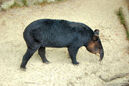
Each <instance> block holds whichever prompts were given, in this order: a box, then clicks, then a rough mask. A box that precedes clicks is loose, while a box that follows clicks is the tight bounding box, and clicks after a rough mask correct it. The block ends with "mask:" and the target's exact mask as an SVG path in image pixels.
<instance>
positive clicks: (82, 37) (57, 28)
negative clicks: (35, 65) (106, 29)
mask: <svg viewBox="0 0 129 86" xmlns="http://www.w3.org/2000/svg"><path fill="white" fill-rule="evenodd" d="M23 37H24V40H25V42H26V45H27V51H26V53H25V55H24V56H23V59H22V63H21V66H20V67H21V68H26V64H27V62H28V60H29V59H30V57H31V56H32V55H33V54H34V53H35V51H36V50H38V54H39V55H40V57H41V59H42V61H43V62H44V63H48V62H49V61H48V60H47V58H46V56H45V48H46V47H57V48H60V47H67V48H68V52H69V55H70V57H71V60H72V63H73V64H79V63H78V62H77V60H76V55H77V52H78V49H79V48H80V47H81V46H85V47H86V48H87V50H88V51H90V52H91V53H94V54H96V53H99V54H100V60H102V59H103V56H104V50H103V47H102V44H101V41H100V38H99V30H98V29H96V30H94V31H93V30H92V29H91V28H90V27H88V26H87V25H85V24H83V23H79V22H72V21H67V20H59V19H39V20H36V21H34V22H32V23H31V24H29V25H28V26H27V27H26V29H25V31H24V33H23Z"/></svg>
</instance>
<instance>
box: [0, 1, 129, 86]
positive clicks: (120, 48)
mask: <svg viewBox="0 0 129 86" xmlns="http://www.w3.org/2000/svg"><path fill="white" fill-rule="evenodd" d="M121 6H122V7H125V8H126V7H127V6H126V3H125V1H124V0H67V1H63V2H59V3H52V4H48V5H45V6H32V7H28V8H26V7H23V8H14V9H11V10H9V11H6V12H0V86H122V85H121V84H123V83H129V54H128V53H127V52H128V49H129V42H128V41H127V40H126V35H125V31H124V28H123V26H122V25H121V24H120V22H119V20H118V18H117V16H116V14H115V11H116V10H118V8H119V7H121ZM41 18H52V19H66V20H71V21H77V22H83V23H85V24H87V25H89V26H90V27H91V28H93V30H94V29H96V28H97V29H100V38H101V40H102V44H103V47H104V51H105V56H104V59H103V61H102V62H101V63H100V62H99V61H98V60H99V57H98V56H96V55H93V54H91V53H89V52H88V51H87V50H86V49H85V47H82V48H80V49H79V52H78V55H77V60H78V61H79V62H80V64H79V65H78V66H73V65H72V63H71V60H70V58H69V55H68V52H67V49H66V48H47V53H46V56H47V58H48V60H49V61H50V62H51V63H50V64H44V63H42V61H41V58H40V57H39V55H38V53H37V52H36V53H35V54H34V55H33V57H32V58H31V59H30V60H29V62H28V64H27V69H26V71H22V70H20V68H19V66H20V63H21V60H22V57H23V55H24V53H25V51H26V44H25V42H24V40H23V31H24V28H25V27H26V26H27V25H28V24H29V23H30V22H32V21H34V20H37V19H41Z"/></svg>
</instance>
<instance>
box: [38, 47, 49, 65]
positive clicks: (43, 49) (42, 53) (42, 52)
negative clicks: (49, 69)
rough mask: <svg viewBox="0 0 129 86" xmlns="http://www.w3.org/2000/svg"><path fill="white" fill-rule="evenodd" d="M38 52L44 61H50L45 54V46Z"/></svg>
mask: <svg viewBox="0 0 129 86" xmlns="http://www.w3.org/2000/svg"><path fill="white" fill-rule="evenodd" d="M38 54H39V55H40V57H41V59H42V61H43V62H44V63H49V61H48V60H47V58H46V56H45V47H40V48H39V50H38Z"/></svg>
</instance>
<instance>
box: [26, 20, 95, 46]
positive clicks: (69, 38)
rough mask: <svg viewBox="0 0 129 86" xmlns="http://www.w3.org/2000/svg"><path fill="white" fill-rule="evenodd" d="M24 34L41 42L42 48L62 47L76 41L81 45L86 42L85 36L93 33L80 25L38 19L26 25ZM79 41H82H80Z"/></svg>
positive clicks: (63, 21)
mask: <svg viewBox="0 0 129 86" xmlns="http://www.w3.org/2000/svg"><path fill="white" fill-rule="evenodd" d="M24 33H29V34H31V36H33V39H35V40H36V41H39V42H41V43H42V44H43V45H44V46H50V47H51V46H55V47H58V46H61V47H63V46H68V45H70V44H71V43H73V42H77V41H78V40H79V42H80V43H83V41H85V40H86V39H85V36H86V35H87V36H90V35H92V34H93V31H92V30H91V29H90V28H89V27H88V26H86V25H85V24H82V23H77V22H70V21H66V20H52V19H40V20H37V21H34V22H32V23H31V24H30V25H28V26H27V28H26V30H25V32H24ZM88 34H90V35H88ZM87 38H91V37H87ZM81 39H83V40H82V41H80V40H81Z"/></svg>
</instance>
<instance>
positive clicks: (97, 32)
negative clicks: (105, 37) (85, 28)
mask: <svg viewBox="0 0 129 86" xmlns="http://www.w3.org/2000/svg"><path fill="white" fill-rule="evenodd" d="M94 35H95V36H97V37H98V36H99V30H98V29H95V30H94Z"/></svg>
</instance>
